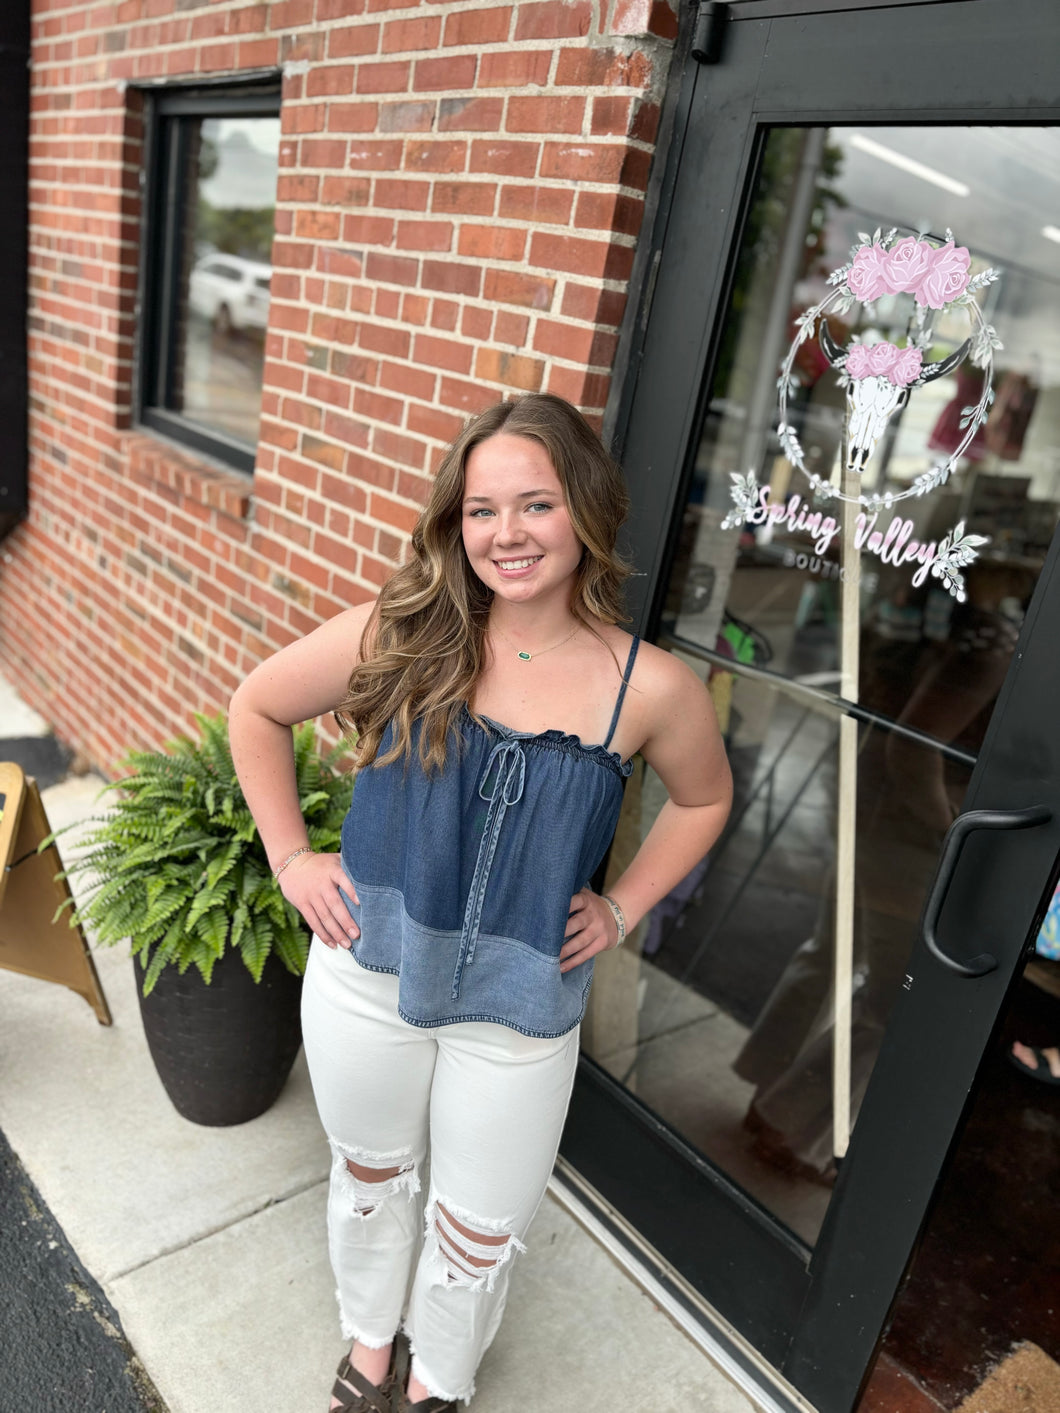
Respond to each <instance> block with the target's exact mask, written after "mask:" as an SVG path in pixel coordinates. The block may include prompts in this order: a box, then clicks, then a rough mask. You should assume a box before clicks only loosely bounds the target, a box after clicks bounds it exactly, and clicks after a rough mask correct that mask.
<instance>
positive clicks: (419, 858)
mask: <svg viewBox="0 0 1060 1413" xmlns="http://www.w3.org/2000/svg"><path fill="white" fill-rule="evenodd" d="M626 506H627V499H626V494H625V490H624V487H623V485H622V480H621V476H620V474H619V472H618V469H617V467H616V466H615V464H614V463H613V462H612V460H611V458H610V457H609V456H608V455H607V453H606V451H605V450H604V448H603V447H602V445H601V444H600V441H599V439H598V438H597V437H596V435H595V433H594V432H593V431H592V430H591V428H590V427H589V426H588V424H587V423H586V422H585V421H584V419H583V418H582V417H581V416H580V414H579V413H577V412H576V411H575V410H574V408H573V407H571V406H570V405H569V404H568V403H566V402H563V401H562V400H561V399H559V398H556V397H552V396H549V395H535V396H529V397H524V398H522V399H520V400H519V401H517V402H512V403H502V404H500V405H498V406H496V407H493V408H490V409H489V410H488V411H486V412H484V413H482V414H481V415H480V416H479V417H477V418H475V419H474V421H472V422H471V423H470V424H469V425H468V427H467V428H466V429H465V430H464V432H463V433H462V435H461V436H459V437H458V438H457V439H456V441H455V442H454V444H453V446H452V447H451V448H450V449H449V451H448V453H447V454H446V456H445V458H444V460H443V462H442V464H441V467H440V469H439V471H438V475H437V478H436V481H435V484H434V488H433V491H432V494H431V498H430V503H429V505H428V506H427V508H426V510H425V511H424V512H423V515H422V516H421V518H420V521H419V523H418V525H417V527H416V530H415V532H414V534H413V537H412V548H413V554H412V557H411V559H410V561H409V563H408V564H407V565H405V566H404V567H403V568H402V569H400V570H398V571H397V572H396V573H395V574H394V575H393V577H392V578H391V579H390V580H389V582H388V583H387V585H386V586H385V588H384V589H383V591H382V593H381V594H380V596H379V600H378V603H377V604H375V605H367V604H366V605H362V606H360V607H357V608H353V609H350V610H349V611H347V612H346V613H343V614H340V615H339V616H338V617H337V618H335V619H333V620H332V621H330V622H328V623H325V624H324V625H323V626H322V627H321V628H318V629H317V630H316V631H315V632H313V633H311V634H309V636H308V637H306V638H305V639H303V640H302V641H300V642H296V643H293V644H292V645H291V646H290V647H288V648H285V649H284V650H283V651H282V652H280V653H277V654H276V655H275V656H274V657H272V658H270V659H269V660H267V661H266V662H264V663H262V664H261V666H259V667H258V668H257V669H256V670H255V671H254V672H253V673H252V674H251V676H250V677H249V678H248V679H247V681H246V682H245V683H244V684H243V686H241V687H240V688H239V690H238V691H237V692H236V694H235V696H234V697H233V699H232V706H231V721H230V729H231V739H232V749H233V754H234V756H235V760H236V765H237V769H238V771H239V777H240V780H241V781H242V783H243V788H244V791H245V793H246V797H247V801H248V803H249V805H250V808H251V809H252V810H253V813H254V818H255V820H256V821H257V824H258V828H259V830H260V832H261V836H262V839H263V841H264V843H265V847H266V849H267V850H268V854H269V859H270V862H271V864H272V867H273V870H274V872H275V873H276V875H277V877H278V879H279V884H280V887H281V888H282V890H283V893H284V896H285V897H286V898H287V899H288V900H289V901H290V902H291V903H293V904H294V906H295V907H296V908H298V910H299V912H300V913H301V914H302V916H303V917H304V918H305V919H306V921H307V922H308V923H309V925H310V926H311V927H312V929H313V932H314V934H315V936H314V940H313V943H312V947H311V952H310V958H309V965H308V969H307V973H306V978H305V985H304V992H303V1033H304V1037H305V1047H306V1055H307V1058H308V1061H309V1067H310V1073H311V1076H312V1080H313V1088H314V1093H315V1096H316V1100H317V1104H318V1107H319V1110H320V1115H321V1119H322V1121H323V1124H324V1127H325V1129H326V1131H327V1133H328V1138H329V1142H330V1144H331V1148H332V1152H333V1159H334V1161H333V1168H332V1176H331V1186H330V1192H329V1201H328V1228H329V1246H330V1253H331V1259H332V1264H333V1266H334V1269H335V1275H336V1280H337V1284H338V1291H337V1294H338V1300H339V1307H340V1315H341V1319H342V1325H343V1330H344V1333H345V1334H346V1336H347V1337H348V1338H351V1339H353V1341H354V1342H353V1347H352V1350H351V1351H350V1355H349V1358H348V1359H344V1360H343V1362H342V1364H340V1366H339V1378H338V1379H337V1380H336V1384H335V1389H334V1393H333V1398H332V1403H331V1407H332V1408H333V1409H346V1410H355V1413H389V1410H390V1409H391V1408H392V1407H393V1408H397V1407H400V1408H401V1409H402V1410H407V1411H408V1413H413V1410H414V1413H442V1410H443V1409H452V1408H455V1405H456V1401H457V1400H458V1399H465V1400H469V1399H470V1398H471V1395H472V1393H473V1391H474V1375H475V1369H476V1367H477V1365H478V1362H479V1359H480V1358H481V1356H482V1353H483V1352H484V1350H485V1349H486V1347H487V1346H488V1344H489V1342H490V1340H491V1339H492V1338H493V1335H494V1333H495V1332H496V1329H497V1326H498V1324H499V1322H500V1317H501V1313H502V1309H503V1306H504V1300H505V1294H506V1291H507V1283H508V1278H509V1275H510V1271H511V1263H512V1258H513V1256H514V1255H515V1254H516V1252H518V1251H521V1250H523V1249H524V1248H523V1238H524V1237H525V1235H526V1231H527V1228H528V1227H529V1225H530V1222H531V1219H532V1218H533V1215H534V1213H535V1211H536V1209H537V1207H538V1205H539V1203H540V1201H541V1199H542V1197H543V1195H544V1191H545V1185H546V1183H547V1181H548V1178H549V1174H550V1172H551V1170H552V1166H553V1162H554V1160H555V1156H556V1150H557V1147H558V1144H559V1137H560V1130H561V1129H562V1126H563V1120H564V1116H565V1113H566V1109H567V1103H568V1100H569V1096H570V1091H571V1086H572V1083H573V1079H574V1067H575V1063H576V1060H577V1045H578V1041H577V1036H578V1023H579V1021H580V1020H581V1016H582V1013H583V1011H584V1009H585V1002H586V999H587V996H588V991H589V984H590V982H591V979H592V959H593V957H595V956H596V955H597V954H598V953H599V952H602V951H604V950H606V949H607V948H610V947H614V946H616V945H617V944H618V943H619V942H620V941H621V940H622V937H623V936H624V935H625V932H626V929H628V928H632V927H634V926H635V925H636V923H637V922H638V921H639V920H640V919H641V918H642V917H643V916H644V915H645V914H646V913H647V912H648V910H649V909H650V908H651V907H652V906H653V905H654V904H655V903H656V902H657V901H659V900H660V899H661V898H663V897H665V896H666V894H667V893H668V892H669V891H670V889H671V888H672V887H673V886H674V885H675V884H676V883H678V882H679V881H680V880H681V879H682V878H684V877H685V875H686V874H687V873H688V872H689V870H690V869H691V868H692V866H693V865H694V864H695V863H696V862H697V861H698V860H699V859H700V858H701V857H702V856H703V854H704V853H705V852H706V851H707V850H708V849H709V848H710V846H711V844H712V843H713V842H714V840H715V839H716V838H717V836H718V834H719V832H720V830H721V828H722V826H723V824H724V822H725V818H726V816H727V813H728V809H729V802H730V795H731V781H730V776H729V770H728V765H727V762H726V760H725V755H724V751H723V748H722V745H721V740H720V736H719V733H718V729H717V725H716V722H715V719H714V713H713V710H712V708H711V704H710V700H709V697H708V695H707V693H706V691H705V689H704V687H703V685H702V683H701V682H700V681H699V680H698V678H696V677H695V675H694V674H693V673H692V672H691V671H690V670H689V669H688V668H687V667H685V666H684V665H683V664H682V663H681V662H679V661H678V660H677V659H676V658H675V657H672V656H671V655H670V654H669V653H665V652H662V651H660V650H659V649H657V648H655V647H652V646H651V645H649V644H640V645H639V644H638V640H637V639H636V638H631V637H630V635H629V634H628V633H625V632H623V631H622V629H620V628H619V627H618V626H617V620H618V619H619V618H620V616H621V606H620V597H619V591H620V584H621V581H622V578H623V574H624V570H623V567H622V565H621V562H620V560H619V559H618V558H617V556H616V553H615V540H616V536H617V533H618V529H619V526H620V524H621V522H622V519H623V516H624V514H625V511H626ZM638 647H639V650H638ZM336 709H337V712H338V716H339V720H340V721H341V722H342V723H343V724H344V725H348V726H351V727H353V728H354V729H356V731H357V733H358V743H357V761H358V765H359V767H360V769H359V774H358V778H357V784H356V788H355V790H354V797H353V805H352V807H351V809H350V813H349V815H348V817H347V820H346V823H345V826H344V830H343V841H342V852H341V854H317V853H314V852H313V851H312V850H311V849H310V847H309V841H308V838H307V834H306V828H305V825H304V823H303V821H302V818H301V815H300V813H299V808H298V800H297V796H296V793H295V788H294V778H293V771H292V764H291V731H290V727H291V726H292V725H293V724H294V723H296V722H299V721H303V720H307V719H309V718H311V717H315V716H318V715H320V714H321V713H323V712H326V711H329V710H336ZM502 723H503V724H502ZM586 742H588V743H595V742H600V743H601V744H599V745H597V744H583V743H586ZM638 752H639V753H641V754H642V755H643V756H644V758H645V760H646V761H647V762H648V763H649V764H650V765H651V766H652V767H653V768H654V769H655V770H656V772H657V773H658V775H659V776H660V778H661V779H662V781H663V783H664V784H665V786H666V789H667V791H668V793H669V797H670V798H669V802H668V803H667V805H666V806H665V807H664V808H663V810H662V812H661V813H660V815H659V817H658V820H657V821H656V823H655V825H654V826H653V828H652V829H651V831H650V833H649V834H648V836H647V838H646V839H645V841H644V844H643V846H642V847H641V849H640V851H639V852H638V853H637V855H636V857H635V858H634V860H633V862H632V863H631V865H630V867H629V868H628V869H627V870H626V871H625V872H624V873H623V875H622V877H621V878H620V879H619V880H618V881H617V882H616V883H615V885H614V891H613V893H612V894H611V895H609V896H607V897H601V896H600V895H599V894H598V893H595V892H593V891H592V889H591V888H590V887H589V879H590V878H591V877H592V875H593V874H594V872H595V871H596V868H597V867H598V865H599V863H600V861H601V859H602V858H603V855H604V853H605V851H606V849H607V847H608V844H609V843H610V839H611V835H612V833H613V831H614V828H615V824H616V821H617V818H618V811H619V806H620V802H621V792H622V782H623V779H624V778H625V777H626V776H628V775H629V773H630V771H631V769H632V757H633V756H634V755H635V754H636V753H638ZM351 954H352V955H351ZM428 1141H429V1149H430V1182H429V1191H428V1192H427V1194H426V1212H425V1219H423V1221H422V1224H421V1215H420V1214H421V1207H420V1203H419V1202H418V1201H417V1200H416V1194H417V1193H418V1192H419V1191H420V1181H421V1177H423V1176H424V1160H425V1158H426V1155H427V1151H428ZM403 1321H404V1326H403V1327H404V1330H405V1332H406V1333H407V1335H408V1338H409V1343H410V1345H411V1348H412V1361H411V1367H410V1370H409V1378H408V1385H407V1389H402V1388H400V1386H399V1375H398V1373H397V1372H396V1361H395V1357H394V1344H395V1334H396V1332H397V1331H398V1329H399V1328H401V1327H402V1322H403Z"/></svg>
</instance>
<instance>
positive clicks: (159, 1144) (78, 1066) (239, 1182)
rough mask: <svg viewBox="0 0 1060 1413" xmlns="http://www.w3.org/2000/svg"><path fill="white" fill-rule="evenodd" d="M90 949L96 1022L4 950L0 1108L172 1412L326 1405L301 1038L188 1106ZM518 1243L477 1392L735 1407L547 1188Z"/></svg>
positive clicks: (293, 1411) (322, 1275) (483, 1398)
mask: <svg viewBox="0 0 1060 1413" xmlns="http://www.w3.org/2000/svg"><path fill="white" fill-rule="evenodd" d="M24 712H25V708H24V707H23V706H22V704H20V703H19V702H18V699H17V698H16V697H15V696H14V694H13V693H12V692H11V689H10V687H8V686H7V685H6V684H5V683H4V682H3V680H2V679H0V722H2V723H3V727H2V728H0V729H3V731H4V735H5V736H15V735H18V736H25V735H30V734H34V733H35V732H38V731H40V729H41V728H42V727H43V728H44V730H45V731H46V726H44V723H42V722H40V720H39V718H35V717H34V716H33V714H32V713H30V714H29V715H28V716H25V715H23V714H22V713H24ZM16 720H17V721H18V729H17V730H13V729H12V726H11V724H10V723H12V722H15V721H16ZM27 720H29V721H30V722H31V723H32V728H33V729H32V730H27V729H26V727H25V722H26V721H27ZM3 745H4V743H3V740H0V759H2V758H4V756H3ZM101 784H102V781H101V780H100V779H99V777H98V776H92V775H87V776H81V777H75V776H70V777H67V778H66V779H64V780H62V781H61V782H59V783H58V784H55V785H53V786H51V787H50V788H49V789H47V790H46V791H45V792H44V804H45V808H46V810H47V812H48V816H49V819H50V821H51V824H52V827H53V828H60V827H61V826H63V825H65V824H68V823H71V822H75V821H80V820H83V819H84V818H85V817H86V816H87V815H89V814H91V813H92V811H93V807H94V804H95V799H96V795H97V792H98V790H99V787H100V786H101ZM75 838H76V835H75V836H67V838H66V839H65V840H64V841H63V845H64V848H66V849H69V848H70V847H72V846H74V841H75ZM96 964H97V967H98V969H99V974H100V979H101V981H102V984H103V988H104V990H105V992H106V995H107V999H108V1001H109V1003H110V1007H111V1010H112V1012H113V1015H114V1025H113V1026H112V1027H110V1028H105V1027H102V1026H100V1025H99V1024H98V1023H97V1021H96V1019H95V1016H94V1015H93V1013H92V1011H91V1010H90V1009H89V1007H88V1006H87V1005H86V1004H85V1002H84V1001H82V1000H81V999H80V998H79V997H77V996H75V995H74V994H73V993H72V992H69V991H66V990H65V989H64V988H62V987H58V986H52V985H49V984H47V983H44V982H40V981H35V980H31V979H29V978H25V977H20V976H16V975H14V974H13V973H9V972H3V971H0V1016H2V1017H3V1023H2V1024H0V1075H2V1082H0V1129H3V1131H4V1132H5V1133H6V1135H7V1137H8V1140H9V1141H10V1144H11V1146H12V1148H13V1149H14V1150H15V1152H16V1153H17V1154H18V1155H19V1157H20V1158H21V1160H22V1163H23V1164H24V1166H25V1168H26V1170H27V1172H28V1174H29V1175H30V1177H31V1178H32V1179H33V1181H34V1182H35V1183H36V1185H37V1187H38V1188H39V1190H40V1192H41V1194H42V1195H43V1197H44V1199H45V1201H46V1202H47V1203H48V1206H49V1207H50V1209H51V1212H52V1213H53V1215H54V1217H55V1218H56V1220H57V1221H58V1223H59V1225H60V1226H61V1227H62V1229H63V1231H64V1232H65V1234H66V1236H67V1238H68V1239H69V1241H70V1243H71V1244H72V1246H73V1247H74V1249H75V1251H76V1252H77V1254H78V1256H79V1257H80V1258H81V1260H82V1261H83V1263H84V1265H85V1266H86V1267H87V1269H88V1270H89V1271H90V1272H91V1273H92V1275H93V1276H94V1277H95V1278H96V1279H97V1280H98V1281H99V1283H100V1285H101V1286H102V1287H103V1290H104V1291H105V1293H106V1295H107V1296H108V1298H109V1299H110V1301H111V1302H112V1303H113V1305H114V1307H115V1309H116V1310H117V1311H118V1314H119V1315H120V1317H121V1321H122V1325H123V1326H124V1330H125V1334H126V1336H127V1337H128V1339H129V1341H130V1342H131V1344H132V1346H133V1348H134V1349H135V1351H136V1353H137V1354H138V1355H139V1357H140V1359H141V1361H142V1362H143V1365H144V1366H145V1368H146V1370H147V1372H148V1374H149V1375H150V1377H151V1379H152V1380H153V1381H154V1384H155V1386H156V1387H157V1389H158V1390H159V1392H160V1394H161V1395H162V1397H163V1398H164V1399H165V1400H166V1403H167V1404H168V1407H169V1409H170V1410H171V1413H236V1410H239V1409H253V1410H255V1413H323V1410H325V1409H326V1408H327V1404H328V1390H329V1388H330V1384H331V1380H332V1377H333V1372H334V1367H335V1365H336V1363H337V1361H338V1359H339V1357H340V1355H341V1353H342V1351H343V1341H342V1339H341V1337H340V1335H339V1331H338V1324H337V1318H336V1313H335V1303H334V1297H333V1284H334V1283H333V1280H332V1277H331V1272H330V1269H329V1267H328V1261H327V1251H326V1240H325V1222H324V1202H325V1193H326V1181H327V1171H328V1163H329V1156H328V1150H327V1145H326V1143H325V1140H324V1135H323V1131H322V1130H321V1128H320V1124H319V1122H318V1119H317V1115H316V1110H315V1108H314V1105H313V1099H312V1094H311V1092H310V1087H309V1081H308V1076H307V1073H306V1068H305V1063H304V1059H303V1057H301V1056H300V1057H299V1060H298V1062H297V1063H296V1065H295V1069H294V1072H293V1074H292V1076H291V1079H290V1081H289V1082H288V1084H287V1087H286V1089H285V1090H284V1092H283V1094H282V1095H281V1097H280V1099H279V1101H278V1103H277V1104H276V1105H275V1106H274V1107H273V1108H272V1109H271V1110H270V1111H269V1112H268V1113H267V1114H265V1115H263V1116H262V1117H261V1118H259V1119H256V1120H254V1121H253V1122H252V1123H249V1124H244V1125H241V1126H239V1127H237V1128H227V1129H209V1128H200V1127H198V1126H196V1125H194V1124H190V1123H188V1122H187V1121H185V1120H184V1119H182V1118H180V1116H179V1115H178V1114H177V1113H176V1111H175V1110H174V1109H173V1108H172V1106H171V1104H170V1102H169V1100H168V1099H167V1097H166V1095H165V1092H164V1091H163V1089H162V1086H161V1084H160V1082H159V1080H158V1078H157V1077H156V1075H155V1071H154V1068H153V1065H152V1063H151V1059H150V1056H149V1054H148V1051H147V1046H146V1042H145V1040H144V1036H143V1031H142V1028H141V1024H140V1017H139V1009H138V1005H137V999H136V994H135V986H134V980H133V972H132V965H131V963H130V961H129V959H128V957H127V955H126V954H125V953H124V949H120V948H119V949H108V950H103V951H100V952H97V953H96ZM527 1248H528V1249H527V1253H526V1255H525V1256H524V1257H521V1258H520V1261H519V1268H518V1270H517V1272H516V1275H515V1279H514V1280H513V1283H512V1292H511V1298H510V1300H509V1305H508V1313H507V1315H506V1318H505V1322H504V1324H503V1326H502V1328H501V1332H500V1334H499V1335H498V1337H497V1340H496V1342H495V1343H494V1345H493V1347H492V1348H491V1349H490V1350H489V1352H488V1353H487V1355H486V1358H485V1360H484V1361H483V1364H482V1368H481V1370H480V1372H479V1379H478V1393H477V1395H476V1398H475V1401H474V1405H473V1407H474V1410H475V1413H514V1410H517V1409H518V1410H520V1413H567V1411H568V1410H572V1409H577V1410H578V1413H613V1410H617V1409H622V1408H630V1409H637V1410H642V1409H650V1410H651V1413H679V1411H680V1413H689V1411H690V1410H708V1409H709V1410H712V1413H751V1408H752V1405H751V1404H750V1403H749V1402H748V1400H747V1399H746V1397H745V1396H744V1395H743V1394H742V1393H741V1392H739V1391H738V1390H737V1389H736V1388H735V1387H734V1386H733V1385H732V1384H731V1383H730V1382H729V1381H728V1380H727V1379H726V1377H725V1376H724V1375H723V1374H722V1373H721V1372H719V1371H718V1370H717V1369H716V1368H715V1367H714V1366H713V1365H712V1364H711V1363H710V1362H709V1361H708V1360H707V1359H706V1358H705V1357H704V1355H703V1354H702V1352H701V1351H700V1350H699V1349H698V1348H697V1347H696V1346H695V1345H694V1344H692V1343H691V1342H690V1341H689V1340H688V1339H687V1337H686V1336H685V1335H684V1334H683V1333H682V1332H681V1331H680V1330H679V1329H678V1328H677V1327H676V1326H675V1325H674V1324H672V1323H671V1321H670V1320H669V1318H668V1317H667V1316H666V1315H665V1314H663V1313H662V1312H661V1311H660V1310H659V1308H658V1307H657V1306H656V1305H654V1304H653V1303H652V1301H651V1300H650V1299H649V1298H648V1297H647V1296H646V1295H645V1294H644V1293H643V1292H642V1291H641V1290H640V1288H639V1287H638V1286H636V1285H635V1284H634V1283H633V1282H631V1281H630V1280H629V1279H628V1277H627V1276H626V1274H625V1273H624V1272H623V1271H622V1270H621V1269H620V1268H619V1267H618V1266H617V1265H616V1264H615V1263H614V1262H613V1261H612V1260H611V1258H610V1257H609V1256H608V1254H607V1253H606V1252H605V1251H604V1250H603V1248H602V1247H600V1246H599V1245H598V1244H597V1243H596V1242H595V1241H594V1240H593V1239H592V1238H591V1237H590V1236H589V1235H588V1234H587V1233H586V1232H585V1231H584V1230H583V1228H582V1227H581V1226H579V1225H578V1224H577V1223H576V1222H575V1221H574V1220H573V1219H572V1218H571V1216H570V1215H569V1214H568V1213H567V1212H566V1211H565V1210H564V1209H563V1208H562V1207H561V1206H560V1205H559V1203H557V1202H556V1201H555V1200H553V1198H552V1197H551V1196H550V1197H548V1198H546V1200H545V1202H544V1204H543V1205H542V1208H541V1211H540V1212H539V1214H538V1216H537V1218H536V1220H535V1222H534V1225H533V1227H532V1229H531V1231H530V1234H529V1237H528V1240H527ZM27 1413H30V1410H27ZM77 1413H102V1410H89V1409H79V1410H77Z"/></svg>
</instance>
